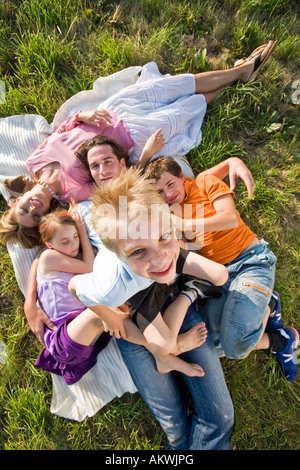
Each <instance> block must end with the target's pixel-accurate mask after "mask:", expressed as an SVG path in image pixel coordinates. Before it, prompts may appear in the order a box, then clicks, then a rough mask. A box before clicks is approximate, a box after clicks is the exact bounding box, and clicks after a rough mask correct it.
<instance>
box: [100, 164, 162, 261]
mask: <svg viewBox="0 0 300 470" xmlns="http://www.w3.org/2000/svg"><path fill="white" fill-rule="evenodd" d="M91 201H92V203H93V208H92V216H91V221H92V224H93V226H94V229H95V230H96V233H97V235H98V236H99V238H100V239H101V240H102V243H103V245H104V246H106V248H108V249H109V250H110V251H113V252H114V253H115V254H117V255H118V256H119V257H120V256H121V254H120V252H119V250H118V239H121V238H123V236H124V238H127V233H128V232H127V230H126V232H124V233H123V236H122V233H121V232H122V230H123V229H124V227H126V228H127V223H128V221H132V220H135V219H139V221H141V220H143V221H145V219H146V218H147V221H148V222H152V221H153V222H154V223H155V221H157V220H158V219H157V216H159V217H161V216H162V214H163V216H166V217H170V211H169V206H168V204H166V203H165V202H164V200H163V199H162V197H161V196H160V195H159V194H158V192H157V189H156V187H155V185H154V184H153V181H151V180H149V179H146V178H145V176H144V175H142V174H141V172H140V171H139V170H138V169H136V168H134V167H131V168H129V169H126V170H123V171H122V173H121V175H120V176H119V177H118V178H117V179H116V180H114V181H111V182H109V183H107V184H105V185H103V186H101V187H100V188H95V189H94V191H93V193H92V195H91ZM170 221H171V217H170Z"/></svg>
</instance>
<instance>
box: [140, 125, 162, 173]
mask: <svg viewBox="0 0 300 470" xmlns="http://www.w3.org/2000/svg"><path fill="white" fill-rule="evenodd" d="M164 144H165V140H164V137H163V135H162V131H161V129H158V130H157V131H156V132H155V133H154V134H152V135H151V136H150V137H149V139H148V140H147V142H146V143H145V145H144V148H143V151H142V154H141V156H140V158H139V160H138V162H137V164H136V166H137V167H138V168H141V169H144V168H145V166H146V165H147V164H148V163H149V161H150V160H151V158H152V157H153V156H154V155H155V154H156V153H157V152H159V151H160V150H161V149H162V148H163V146H164Z"/></svg>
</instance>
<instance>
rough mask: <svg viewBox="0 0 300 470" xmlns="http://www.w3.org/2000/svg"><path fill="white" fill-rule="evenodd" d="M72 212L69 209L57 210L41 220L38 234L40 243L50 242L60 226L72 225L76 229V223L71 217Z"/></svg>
mask: <svg viewBox="0 0 300 470" xmlns="http://www.w3.org/2000/svg"><path fill="white" fill-rule="evenodd" d="M72 210H73V209H72V208H71V207H70V208H69V209H64V208H57V209H56V210H55V211H53V212H49V214H46V215H44V216H43V217H42V218H41V222H40V225H39V233H40V237H41V241H42V243H45V242H50V241H51V239H52V237H53V235H54V234H55V233H56V231H57V229H58V228H60V227H61V226H62V225H73V226H74V227H76V222H75V220H74V219H73V217H72V215H71V214H72Z"/></svg>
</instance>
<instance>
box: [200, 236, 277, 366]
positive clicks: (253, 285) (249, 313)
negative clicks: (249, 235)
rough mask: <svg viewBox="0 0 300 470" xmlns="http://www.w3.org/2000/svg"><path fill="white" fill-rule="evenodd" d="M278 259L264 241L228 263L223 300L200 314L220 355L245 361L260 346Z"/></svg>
mask: <svg viewBox="0 0 300 470" xmlns="http://www.w3.org/2000/svg"><path fill="white" fill-rule="evenodd" d="M275 264H276V256H275V255H274V254H273V253H272V251H271V250H270V249H269V248H268V243H267V242H266V241H265V240H260V244H259V245H256V246H254V247H253V248H251V249H249V250H247V251H245V252H244V253H242V254H240V255H239V256H238V257H237V258H235V259H234V260H233V261H230V262H229V263H227V264H226V267H227V269H228V273H229V279H228V281H227V282H226V284H225V285H224V293H223V295H222V297H221V298H220V299H209V300H208V301H207V302H206V304H205V305H204V306H203V307H200V309H199V311H200V312H201V316H202V317H203V318H204V320H205V323H206V325H207V327H208V330H209V332H210V334H211V336H212V339H213V341H214V343H215V346H216V348H217V351H218V353H219V355H220V356H221V355H222V354H225V355H226V357H228V358H230V359H243V358H244V357H245V356H247V355H248V354H249V352H250V351H252V350H253V348H254V347H255V346H256V344H257V343H258V341H259V339H260V337H261V335H262V333H263V331H264V326H263V320H264V318H265V316H266V314H267V312H268V303H269V301H270V297H271V294H272V291H273V286H274V278H275Z"/></svg>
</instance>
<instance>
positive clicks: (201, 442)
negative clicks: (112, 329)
mask: <svg viewBox="0 0 300 470" xmlns="http://www.w3.org/2000/svg"><path fill="white" fill-rule="evenodd" d="M200 321H202V319H201V317H200V314H199V312H198V311H197V310H196V308H195V307H194V305H192V306H191V307H190V308H189V310H188V312H187V314H186V317H185V320H184V322H183V325H182V330H181V332H184V331H186V330H188V329H190V328H191V327H193V326H194V325H196V324H197V323H199V322H200ZM118 345H119V349H120V351H121V353H122V356H123V359H124V361H125V363H126V365H127V367H128V369H129V372H130V374H131V376H132V379H133V381H134V383H135V385H136V387H137V389H138V390H139V392H140V395H141V396H142V398H143V399H144V401H145V403H146V404H147V406H148V408H149V409H150V411H151V412H152V414H153V415H154V417H155V418H156V419H157V420H158V422H159V423H160V425H161V427H162V429H163V430H164V431H165V433H166V436H167V439H168V444H169V447H170V448H171V449H173V450H230V449H231V434H232V428H233V421H234V412H233V404H232V401H231V397H230V395H229V391H228V389H227V385H226V382H225V379H224V375H223V371H222V367H221V363H220V360H219V357H218V354H217V352H216V350H215V347H214V345H213V342H212V340H211V338H210V337H209V336H208V338H207V340H206V341H205V343H204V344H202V345H201V346H200V347H199V348H196V349H193V350H192V351H188V352H186V353H184V354H182V355H181V356H180V357H182V359H184V360H185V361H188V362H191V363H198V364H200V365H201V367H202V368H203V370H204V372H205V375H204V377H187V376H186V375H184V374H179V373H175V372H170V373H168V374H161V373H159V372H158V371H157V369H156V364H155V360H154V358H153V356H152V354H151V353H149V351H148V350H147V349H145V348H144V347H143V346H139V345H136V344H133V343H129V342H128V341H126V340H123V339H120V340H118ZM179 375H181V376H180V377H179ZM182 379H183V380H182ZM185 387H187V388H188V389H189V391H190V393H191V396H192V400H193V413H192V415H189V414H188V407H187V393H186V391H187V390H184V388H185Z"/></svg>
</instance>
